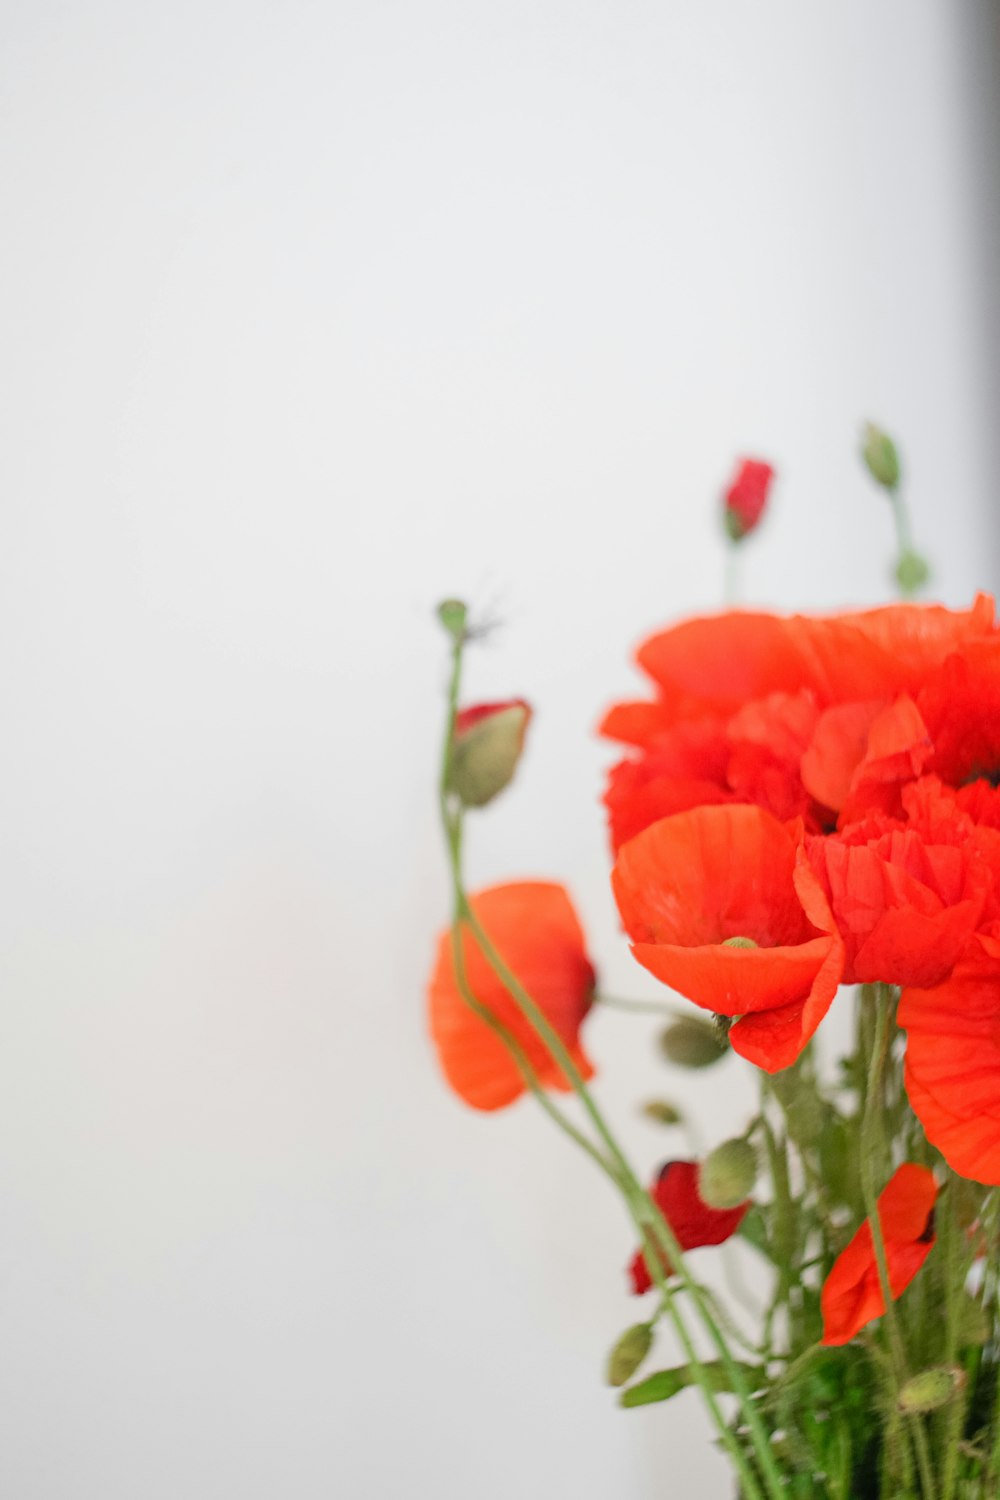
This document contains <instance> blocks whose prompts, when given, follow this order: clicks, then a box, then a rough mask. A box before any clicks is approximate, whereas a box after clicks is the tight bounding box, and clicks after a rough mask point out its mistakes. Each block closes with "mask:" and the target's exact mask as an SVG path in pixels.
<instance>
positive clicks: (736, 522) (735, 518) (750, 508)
mask: <svg viewBox="0 0 1000 1500" xmlns="http://www.w3.org/2000/svg"><path fill="white" fill-rule="evenodd" d="M773 479H774V470H773V469H772V467H771V465H770V464H765V463H762V462H761V461H760V460H759V459H756V458H744V459H742V460H741V461H740V463H739V465H738V466H737V469H736V473H735V475H734V477H733V480H732V483H731V484H730V486H729V488H728V489H727V490H726V492H725V494H724V496H723V506H724V510H723V521H724V523H725V527H726V531H727V532H728V533H729V537H730V540H731V541H734V542H741V541H742V540H743V538H744V537H745V536H749V534H750V532H751V531H753V530H755V529H756V527H757V526H759V525H760V521H761V518H762V516H763V514H764V508H765V506H766V505H767V497H768V493H769V491H770V488H771V483H772V481H773Z"/></svg>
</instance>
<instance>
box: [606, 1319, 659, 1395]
mask: <svg viewBox="0 0 1000 1500" xmlns="http://www.w3.org/2000/svg"><path fill="white" fill-rule="evenodd" d="M652 1344H653V1325H652V1323H634V1324H633V1325H632V1327H631V1328H626V1330H625V1332H624V1333H623V1334H622V1336H621V1338H620V1339H619V1340H618V1342H617V1344H616V1345H615V1347H614V1348H613V1349H612V1351H611V1353H610V1354H609V1355H608V1385H624V1384H625V1382H626V1380H629V1379H631V1377H632V1376H633V1375H634V1374H635V1372H636V1370H638V1368H639V1366H640V1365H641V1364H642V1362H643V1360H644V1359H645V1358H646V1355H647V1354H648V1353H649V1351H650V1349H651V1348H652Z"/></svg>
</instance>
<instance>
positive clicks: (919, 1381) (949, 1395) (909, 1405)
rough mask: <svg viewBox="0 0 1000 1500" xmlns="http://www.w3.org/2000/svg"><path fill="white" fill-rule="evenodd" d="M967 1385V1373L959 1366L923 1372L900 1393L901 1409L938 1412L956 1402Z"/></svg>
mask: <svg viewBox="0 0 1000 1500" xmlns="http://www.w3.org/2000/svg"><path fill="white" fill-rule="evenodd" d="M964 1385H965V1371H964V1370H961V1369H959V1367H958V1365H939V1366H937V1368H936V1369H933V1370H921V1372H920V1374H919V1375H914V1376H913V1377H912V1378H911V1379H910V1380H908V1381H907V1382H906V1384H905V1385H904V1386H903V1389H902V1390H901V1391H900V1393H899V1409H900V1411H905V1412H925V1411H937V1410H938V1408H939V1407H941V1406H947V1405H948V1403H949V1401H952V1400H954V1398H955V1397H956V1396H957V1395H958V1393H959V1391H960V1390H961V1389H962V1387H963V1386H964Z"/></svg>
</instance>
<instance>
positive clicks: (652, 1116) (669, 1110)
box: [642, 1099, 684, 1125]
mask: <svg viewBox="0 0 1000 1500" xmlns="http://www.w3.org/2000/svg"><path fill="white" fill-rule="evenodd" d="M642 1112H643V1114H644V1115H645V1116H646V1119H647V1120H655V1121H656V1123H657V1125H679V1124H680V1122H681V1120H682V1119H683V1118H684V1116H683V1115H682V1114H681V1112H680V1110H679V1109H678V1108H677V1106H676V1104H668V1103H667V1101H666V1099H650V1100H649V1102H648V1103H647V1104H644V1105H643V1106H642Z"/></svg>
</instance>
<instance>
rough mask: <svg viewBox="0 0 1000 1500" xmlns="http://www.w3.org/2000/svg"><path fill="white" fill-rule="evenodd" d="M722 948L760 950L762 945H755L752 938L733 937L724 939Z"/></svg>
mask: <svg viewBox="0 0 1000 1500" xmlns="http://www.w3.org/2000/svg"><path fill="white" fill-rule="evenodd" d="M722 946H723V948H758V947H759V946H760V944H759V943H755V942H754V940H753V938H750V937H731V938H723V940H722Z"/></svg>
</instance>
